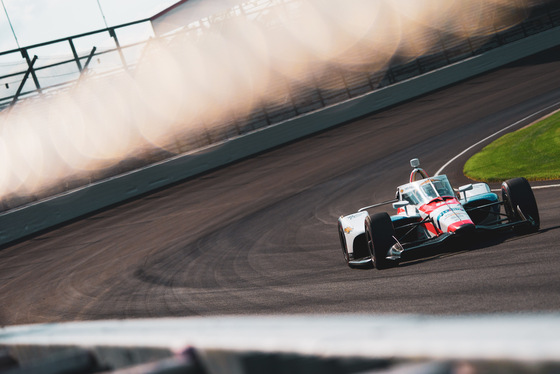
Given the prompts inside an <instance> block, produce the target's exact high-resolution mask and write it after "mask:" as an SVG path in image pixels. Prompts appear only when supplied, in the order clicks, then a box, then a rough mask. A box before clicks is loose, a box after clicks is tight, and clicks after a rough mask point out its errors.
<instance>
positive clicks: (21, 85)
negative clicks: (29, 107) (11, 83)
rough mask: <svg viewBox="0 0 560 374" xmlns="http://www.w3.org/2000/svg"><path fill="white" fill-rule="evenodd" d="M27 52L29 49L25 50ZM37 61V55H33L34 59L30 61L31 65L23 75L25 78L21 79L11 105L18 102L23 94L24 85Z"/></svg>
mask: <svg viewBox="0 0 560 374" xmlns="http://www.w3.org/2000/svg"><path fill="white" fill-rule="evenodd" d="M25 54H26V55H27V51H26V52H25ZM27 58H28V59H29V56H27ZM35 61H37V55H35V56H33V61H30V62H29V67H28V68H27V71H26V72H25V75H24V76H23V80H22V81H21V83H20V85H19V87H18V89H17V91H16V94H15V95H14V98H13V100H12V102H11V104H10V106H13V105H14V104H15V103H16V101H18V98H19V95H20V94H21V91H22V90H23V86H25V82H27V78H29V74H31V73H32V72H33V65H34V64H35Z"/></svg>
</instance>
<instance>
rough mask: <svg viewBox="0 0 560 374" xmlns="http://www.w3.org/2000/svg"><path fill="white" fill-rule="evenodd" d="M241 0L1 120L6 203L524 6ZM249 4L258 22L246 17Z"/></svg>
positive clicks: (501, 20) (502, 0)
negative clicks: (107, 71) (124, 63)
mask: <svg viewBox="0 0 560 374" xmlns="http://www.w3.org/2000/svg"><path fill="white" fill-rule="evenodd" d="M209 3H211V4H213V5H212V9H205V8H204V6H205V4H209ZM239 3H240V2H239V1H235V0H220V2H219V4H218V3H216V2H215V3H212V2H204V1H192V2H189V4H191V5H190V8H189V9H190V11H191V12H192V13H191V14H197V15H202V14H205V15H210V14H212V13H211V12H212V11H215V10H216V9H217V8H216V6H218V5H219V6H218V8H219V9H221V11H222V13H221V14H220V15H219V16H214V17H207V18H204V19H203V20H202V21H200V22H198V24H199V25H204V26H201V28H199V29H189V28H188V27H187V28H185V30H191V31H189V32H188V33H187V32H183V33H182V34H181V33H178V34H177V35H175V36H173V37H171V38H165V39H152V40H150V41H149V42H148V43H147V45H146V47H145V50H144V52H143V59H142V60H141V61H139V63H138V65H137V66H136V68H135V70H134V71H132V72H130V73H119V74H113V75H111V76H108V77H97V76H95V74H93V75H91V76H88V77H85V78H84V79H82V80H81V81H80V82H79V83H78V84H77V85H76V86H75V87H72V88H71V89H69V90H67V91H65V92H61V93H59V94H57V95H54V96H48V97H46V98H44V100H43V102H42V105H38V106H37V105H36V103H35V105H32V103H25V102H24V103H20V104H18V105H16V106H15V107H13V108H12V109H11V110H9V111H5V112H2V113H0V134H1V137H0V198H6V197H7V196H11V195H14V194H15V195H18V194H20V195H29V194H35V193H38V192H40V190H41V189H52V188H53V186H56V185H57V184H61V183H65V182H64V181H68V180H69V179H72V178H74V179H76V178H82V179H83V178H86V179H87V178H90V176H91V174H93V175H95V174H96V173H98V174H99V172H100V171H101V170H103V169H106V168H109V167H113V166H115V165H117V164H119V163H120V162H121V161H122V160H125V159H128V158H131V157H135V158H142V157H147V156H146V154H147V153H146V152H148V151H150V150H153V149H163V150H166V151H169V152H180V151H184V149H183V148H182V146H181V145H180V144H179V143H183V142H187V143H192V144H196V142H195V141H192V142H191V141H190V139H191V138H192V139H195V138H201V137H204V136H205V134H206V136H208V137H210V135H209V134H213V133H219V132H220V131H221V132H225V131H227V130H228V129H227V128H226V127H227V126H231V121H232V120H233V118H234V117H235V118H236V119H237V120H242V119H243V118H244V117H247V116H249V115H250V114H251V113H252V111H253V110H255V108H257V106H260V105H263V104H264V105H267V104H278V103H287V102H288V100H289V97H290V96H291V95H295V94H297V93H298V91H294V90H301V89H303V88H305V87H316V86H318V87H319V88H321V89H323V90H330V89H333V90H334V89H341V88H344V87H343V86H342V83H343V82H341V81H340V80H339V81H335V80H332V79H330V80H328V79H327V80H325V81H323V80H322V79H321V78H322V77H324V76H327V75H328V74H330V73H329V72H330V70H329V69H332V68H333V67H335V68H336V69H338V70H341V71H350V72H367V73H373V72H377V71H383V70H384V69H386V68H387V66H388V64H389V63H390V62H391V60H392V59H394V58H395V57H398V58H400V59H401V60H407V59H408V60H411V59H414V58H416V57H419V56H422V55H424V54H426V53H433V52H434V51H440V50H441V45H442V39H441V38H442V37H443V35H447V36H446V38H447V40H446V42H447V43H451V44H452V43H458V42H460V41H461V40H464V39H465V38H471V37H475V36H476V37H484V36H486V35H491V34H492V33H494V32H495V31H497V30H498V31H499V30H501V29H504V28H507V27H511V26H513V25H515V24H516V23H518V22H520V21H522V19H523V17H524V14H525V13H524V12H525V10H524V9H523V7H522V6H521V4H522V2H521V1H513V2H512V1H507V0H423V1H422V0H385V1H382V0H378V1H374V0H300V1H297V0H292V1H280V0H276V1H272V0H271V1H269V2H268V3H267V2H265V1H262V0H261V1H255V0H254V1H248V2H246V3H245V5H239ZM263 4H264V5H263ZM266 4H268V5H266ZM193 6H197V7H196V8H193ZM233 6H234V9H233V10H231V9H230V10H229V11H227V12H224V9H228V7H229V8H231V7H233ZM249 6H253V7H254V8H253V9H257V8H258V9H259V11H260V13H259V14H258V16H255V15H253V16H250V15H246V14H245V11H244V9H245V8H243V7H249ZM179 16H180V13H179V11H175V13H173V14H172V15H171V16H170V20H172V21H173V22H177V20H180V17H179ZM166 27H167V26H166ZM193 30H194V31H193ZM484 40H485V39H484V38H482V39H481V40H479V43H484ZM115 56H116V55H115ZM113 57H114V56H113ZM102 58H104V59H105V60H107V58H108V57H102ZM279 77H281V79H278V78H279ZM296 86H297V87H298V88H294V87H296Z"/></svg>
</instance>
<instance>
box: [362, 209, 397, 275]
mask: <svg viewBox="0 0 560 374" xmlns="http://www.w3.org/2000/svg"><path fill="white" fill-rule="evenodd" d="M365 230H366V240H367V243H368V248H369V252H370V255H371V262H372V264H373V266H374V267H375V268H377V269H380V270H381V269H386V268H388V267H390V266H391V265H393V263H392V261H391V260H387V258H386V257H387V252H388V251H389V249H390V248H391V246H392V245H393V243H394V239H393V235H394V232H395V230H394V228H393V222H391V217H390V216H389V215H388V214H387V213H375V214H372V215H371V216H367V217H366V221H365Z"/></svg>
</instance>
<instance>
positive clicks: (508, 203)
mask: <svg viewBox="0 0 560 374" xmlns="http://www.w3.org/2000/svg"><path fill="white" fill-rule="evenodd" d="M502 200H503V202H504V208H505V211H506V214H507V217H508V219H509V220H510V222H516V221H521V220H523V217H522V216H521V214H519V211H518V209H517V208H519V210H520V211H521V213H522V214H523V216H525V218H526V219H527V220H528V221H529V222H530V223H531V224H530V225H529V226H520V227H516V228H514V231H515V232H516V233H520V234H524V233H529V232H535V231H538V230H539V228H540V224H541V221H540V217H539V209H538V207H537V201H536V200H535V195H534V194H533V190H532V188H531V185H530V184H529V182H528V181H527V179H525V178H514V179H508V180H507V181H505V182H503V183H502Z"/></svg>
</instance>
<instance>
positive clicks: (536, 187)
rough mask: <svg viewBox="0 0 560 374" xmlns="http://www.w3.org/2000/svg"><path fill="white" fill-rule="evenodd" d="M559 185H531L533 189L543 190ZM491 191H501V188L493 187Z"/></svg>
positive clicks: (559, 185) (558, 185)
mask: <svg viewBox="0 0 560 374" xmlns="http://www.w3.org/2000/svg"><path fill="white" fill-rule="evenodd" d="M558 187H560V184H549V185H546V186H531V189H533V190H542V189H545V188H558ZM491 191H492V192H500V191H501V189H498V188H496V189H493V190H491Z"/></svg>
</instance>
